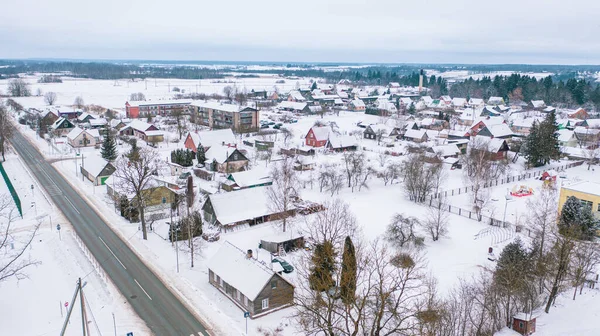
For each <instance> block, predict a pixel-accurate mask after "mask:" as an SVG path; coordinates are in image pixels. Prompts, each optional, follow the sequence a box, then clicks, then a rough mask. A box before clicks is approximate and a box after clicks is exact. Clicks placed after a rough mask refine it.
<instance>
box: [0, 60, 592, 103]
mask: <svg viewBox="0 0 600 336" xmlns="http://www.w3.org/2000/svg"><path fill="white" fill-rule="evenodd" d="M265 65H268V63H265ZM328 65H330V66H331V65H335V64H328ZM342 66H343V65H342ZM421 67H426V68H427V69H433V70H438V71H449V70H468V71H471V72H473V73H478V72H480V73H483V72H491V71H509V70H511V71H520V72H551V73H552V74H553V75H552V76H547V77H545V78H543V79H539V80H538V79H536V78H535V77H532V76H528V75H520V74H512V75H510V76H494V77H490V76H484V77H482V78H480V79H472V78H469V79H467V80H464V81H461V82H456V83H453V84H451V85H450V84H449V83H447V81H446V80H445V79H444V78H442V77H439V76H437V77H436V76H435V75H432V76H425V78H424V85H425V86H426V87H428V88H430V89H431V95H432V96H433V97H435V98H437V97H439V96H440V95H446V94H449V95H450V96H452V97H465V98H483V99H487V98H489V97H492V96H499V97H503V98H504V99H505V100H506V101H507V103H509V102H515V101H524V102H528V101H530V100H538V99H541V100H544V101H545V102H546V104H555V105H558V104H563V105H564V106H582V105H583V106H588V107H600V88H599V86H598V83H596V82H594V81H592V80H590V79H592V78H594V77H593V75H594V73H595V72H597V71H600V66H566V65H555V66H550V65H502V64H501V65H472V66H467V65H443V64H437V65H436V64H402V65H389V66H386V65H376V66H361V67H348V68H345V69H340V70H332V69H326V70H324V69H320V68H318V65H316V64H315V65H312V66H311V65H310V64H291V63H290V64H287V65H286V69H284V70H282V69H265V70H248V69H245V68H244V67H237V68H226V69H210V68H206V67H200V66H193V65H177V66H166V65H158V64H139V63H135V62H132V63H128V64H125V63H112V62H75V61H60V62H55V61H32V60H4V61H2V60H0V78H10V77H16V76H18V74H20V73H33V72H42V73H69V75H70V76H74V77H80V78H90V79H124V78H131V79H134V78H181V79H208V78H223V77H225V76H226V75H227V74H231V73H237V74H238V75H239V76H242V77H252V76H256V75H257V74H261V73H270V74H279V75H282V76H285V77H293V76H297V77H309V78H324V79H325V80H326V81H328V82H330V83H337V82H339V81H340V80H350V81H352V82H353V83H356V84H359V85H387V84H389V83H390V82H397V83H399V84H400V85H408V86H417V85H418V84H419V70H420V68H421ZM582 74H584V75H587V77H583V78H581V77H582Z"/></svg>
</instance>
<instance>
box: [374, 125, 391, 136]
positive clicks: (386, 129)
mask: <svg viewBox="0 0 600 336" xmlns="http://www.w3.org/2000/svg"><path fill="white" fill-rule="evenodd" d="M369 128H370V129H371V130H373V132H374V133H375V134H379V133H381V134H382V135H384V136H388V135H390V133H392V127H390V126H388V125H385V124H372V125H369Z"/></svg>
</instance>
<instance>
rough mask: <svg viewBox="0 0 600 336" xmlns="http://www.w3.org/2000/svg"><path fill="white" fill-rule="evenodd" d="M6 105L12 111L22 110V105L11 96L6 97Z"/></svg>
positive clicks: (0, 102)
mask: <svg viewBox="0 0 600 336" xmlns="http://www.w3.org/2000/svg"><path fill="white" fill-rule="evenodd" d="M1 104H2V101H1V100H0V105H1ZM6 106H8V107H10V108H11V109H12V110H13V111H15V112H21V111H23V110H24V108H23V105H21V104H19V103H17V102H16V101H15V100H14V99H12V98H8V99H7V100H6Z"/></svg>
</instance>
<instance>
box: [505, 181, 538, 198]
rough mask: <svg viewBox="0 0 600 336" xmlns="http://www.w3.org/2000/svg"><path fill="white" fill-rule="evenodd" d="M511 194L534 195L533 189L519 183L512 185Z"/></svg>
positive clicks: (516, 195)
mask: <svg viewBox="0 0 600 336" xmlns="http://www.w3.org/2000/svg"><path fill="white" fill-rule="evenodd" d="M510 195H511V196H514V197H525V196H531V195H533V189H532V188H530V187H529V186H527V185H524V184H517V185H515V186H514V187H512V189H511V191H510Z"/></svg>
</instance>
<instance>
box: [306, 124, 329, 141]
mask: <svg viewBox="0 0 600 336" xmlns="http://www.w3.org/2000/svg"><path fill="white" fill-rule="evenodd" d="M311 130H312V132H313V134H314V135H315V139H316V140H317V141H323V140H327V139H329V133H331V127H329V126H313V127H311ZM309 133H310V130H309ZM307 136H308V133H307Z"/></svg>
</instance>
